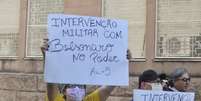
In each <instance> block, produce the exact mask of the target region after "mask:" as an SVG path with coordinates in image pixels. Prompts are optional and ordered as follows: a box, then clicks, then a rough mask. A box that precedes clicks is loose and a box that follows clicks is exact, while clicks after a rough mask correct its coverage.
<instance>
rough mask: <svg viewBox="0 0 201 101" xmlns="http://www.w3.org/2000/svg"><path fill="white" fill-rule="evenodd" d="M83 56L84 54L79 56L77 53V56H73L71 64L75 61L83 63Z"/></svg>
mask: <svg viewBox="0 0 201 101" xmlns="http://www.w3.org/2000/svg"><path fill="white" fill-rule="evenodd" d="M85 57H86V56H85V55H84V54H81V53H78V54H77V55H75V54H73V62H75V61H78V60H79V61H84V60H85Z"/></svg>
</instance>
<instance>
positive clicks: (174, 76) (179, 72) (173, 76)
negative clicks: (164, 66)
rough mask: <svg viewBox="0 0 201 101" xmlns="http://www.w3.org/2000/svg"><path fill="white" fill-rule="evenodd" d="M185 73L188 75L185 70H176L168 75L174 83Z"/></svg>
mask: <svg viewBox="0 0 201 101" xmlns="http://www.w3.org/2000/svg"><path fill="white" fill-rule="evenodd" d="M185 73H188V71H187V70H186V69H185V68H176V69H175V70H174V71H173V72H172V73H171V75H170V77H171V80H172V81H175V80H177V79H178V78H179V77H181V76H182V75H183V74H185Z"/></svg>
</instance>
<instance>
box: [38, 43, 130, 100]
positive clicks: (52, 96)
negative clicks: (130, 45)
mask: <svg viewBox="0 0 201 101" xmlns="http://www.w3.org/2000/svg"><path fill="white" fill-rule="evenodd" d="M47 50H48V39H44V42H43V46H42V47H41V51H42V54H43V57H44V59H45V51H47ZM130 58H131V53H130V51H129V50H127V59H130ZM59 86H60V87H59ZM59 88H60V89H59ZM113 89H114V86H102V87H99V88H98V89H96V90H95V91H94V92H92V93H90V94H86V86H85V85H70V84H65V85H61V84H53V83H47V95H48V96H47V100H46V101H106V99H107V98H108V97H109V95H110V93H111V91H112V90H113Z"/></svg>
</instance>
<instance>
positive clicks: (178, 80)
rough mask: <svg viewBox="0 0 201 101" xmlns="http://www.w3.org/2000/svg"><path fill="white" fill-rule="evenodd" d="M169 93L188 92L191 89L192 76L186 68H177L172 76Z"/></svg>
mask: <svg viewBox="0 0 201 101" xmlns="http://www.w3.org/2000/svg"><path fill="white" fill-rule="evenodd" d="M170 79H171V81H170V83H171V85H170V86H171V87H170V89H169V91H179V92H187V91H188V90H189V89H190V81H191V79H190V76H189V73H188V71H187V70H186V69H185V68H176V69H175V70H174V71H173V72H172V73H171V75H170Z"/></svg>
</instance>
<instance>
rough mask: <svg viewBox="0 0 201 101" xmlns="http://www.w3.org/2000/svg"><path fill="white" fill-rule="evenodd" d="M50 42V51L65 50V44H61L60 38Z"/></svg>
mask: <svg viewBox="0 0 201 101" xmlns="http://www.w3.org/2000/svg"><path fill="white" fill-rule="evenodd" d="M48 44H49V49H48V51H50V52H60V51H62V50H63V45H62V44H61V42H60V39H53V40H51V41H50V42H49V43H48Z"/></svg>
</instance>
